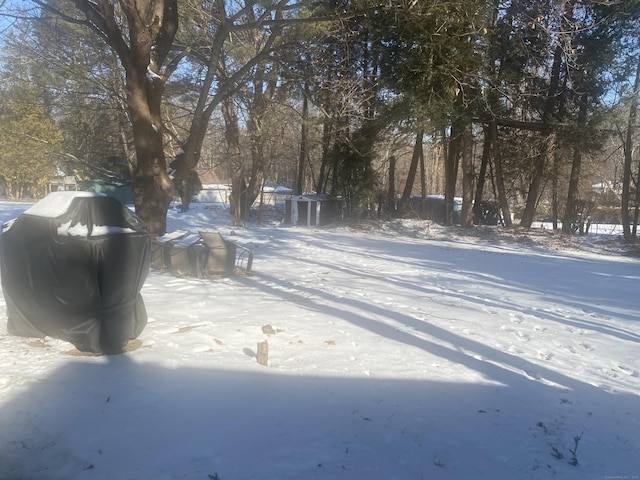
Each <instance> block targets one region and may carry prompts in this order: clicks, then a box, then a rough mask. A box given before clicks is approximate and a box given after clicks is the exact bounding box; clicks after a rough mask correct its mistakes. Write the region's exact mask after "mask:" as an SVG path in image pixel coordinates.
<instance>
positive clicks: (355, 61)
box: [0, 0, 640, 238]
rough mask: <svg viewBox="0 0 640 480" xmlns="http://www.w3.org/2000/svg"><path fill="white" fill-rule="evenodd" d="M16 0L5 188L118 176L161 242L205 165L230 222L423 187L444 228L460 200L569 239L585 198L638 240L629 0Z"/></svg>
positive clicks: (373, 203) (355, 209) (636, 63)
mask: <svg viewBox="0 0 640 480" xmlns="http://www.w3.org/2000/svg"><path fill="white" fill-rule="evenodd" d="M0 1H1V0H0ZM15 5H16V4H15V3H5V4H3V5H2V9H1V10H0V11H1V12H2V13H0V16H2V22H1V23H0V26H1V27H0V40H1V41H2V43H3V44H4V46H3V50H2V52H3V53H2V56H1V58H0V79H1V80H2V81H1V82H0V121H1V122H0V123H2V125H3V128H2V129H0V179H2V180H3V183H4V186H5V188H6V189H7V190H8V191H9V193H10V194H12V195H20V194H22V193H23V192H24V191H27V190H28V191H31V192H37V191H38V189H39V188H41V187H42V184H43V183H46V182H47V181H48V179H49V178H50V177H51V176H52V175H56V174H60V173H64V174H75V175H78V176H81V177H85V178H86V177H91V176H95V175H102V176H107V177H110V178H113V179H119V180H121V181H129V182H131V184H132V186H133V190H134V198H135V208H136V211H137V213H138V214H139V215H140V216H141V217H142V218H143V220H144V221H145V222H146V223H147V224H148V225H149V227H150V228H151V231H152V233H153V234H154V235H161V234H162V233H164V231H165V229H166V214H167V210H168V208H169V204H170V202H171V201H172V199H173V198H174V195H178V196H180V197H181V200H182V203H183V206H184V208H188V206H189V202H190V200H191V198H192V196H193V194H194V193H195V192H196V191H197V190H198V189H199V188H200V186H201V182H200V179H199V174H201V173H202V172H203V171H205V170H207V171H210V172H214V173H215V175H216V176H217V177H218V178H219V179H220V180H221V181H223V182H225V183H229V184H230V185H231V186H232V195H231V208H232V212H233V214H234V216H235V222H236V223H242V222H244V221H246V219H247V218H248V216H249V215H250V214H251V212H250V206H251V205H252V204H253V202H254V201H255V199H256V198H257V196H258V194H259V192H260V189H261V187H262V186H263V185H264V184H265V183H268V182H272V183H277V184H282V185H286V186H288V187H291V188H293V190H294V191H295V192H296V193H304V192H307V193H322V194H329V195H333V196H340V197H341V198H342V199H343V201H344V205H345V214H346V215H347V216H352V217H360V216H362V215H378V216H383V217H388V218H389V217H395V216H402V215H407V214H408V213H410V212H411V210H412V209H413V210H415V209H416V208H417V209H418V210H419V205H420V203H419V202H418V204H416V202H415V197H423V198H424V197H425V196H426V195H428V194H432V193H438V194H443V195H444V198H445V206H446V209H445V211H446V222H447V223H451V222H453V211H454V198H455V197H462V214H461V223H462V225H463V226H464V227H470V226H472V225H473V224H474V223H482V222H483V221H485V220H486V218H487V215H490V216H492V218H500V219H502V221H503V222H504V224H505V225H507V226H510V225H512V224H513V221H514V220H513V219H517V221H519V223H520V225H522V226H524V227H530V226H531V225H532V224H533V222H534V220H535V219H540V218H542V217H544V218H546V219H548V220H549V221H550V222H552V223H553V225H554V228H560V225H561V226H562V227H561V228H562V230H563V231H564V232H566V233H574V232H580V231H584V228H585V225H587V226H588V220H587V218H588V217H595V216H597V211H596V210H595V209H596V207H597V206H598V202H597V201H596V198H595V197H594V195H595V191H594V189H593V185H594V184H598V186H599V188H600V189H601V191H606V195H603V194H600V196H599V197H598V198H600V200H601V201H600V206H603V205H604V204H605V202H603V201H602V199H603V198H608V203H609V204H610V203H611V202H612V201H613V203H615V204H616V205H615V208H616V209H617V211H618V213H619V221H620V222H621V223H622V225H623V229H624V235H625V237H626V238H636V237H637V224H638V215H639V212H640V188H638V184H639V180H640V161H639V157H638V149H637V148H636V145H637V143H638V135H637V132H636V130H637V128H636V127H637V121H638V120H637V105H638V95H639V93H640V80H639V77H640V37H639V35H638V32H640V0H613V1H611V0H607V1H604V0H590V1H579V0H536V1H533V0H509V1H501V0H484V1H480V0H446V1H445V0H434V1H429V2H422V1H416V0H384V1H381V0H265V1H259V2H256V1H253V0H235V1H233V2H232V1H229V0H206V1H202V0H180V1H177V0H154V1H152V0H138V1H136V2H130V1H125V0H121V1H117V2H116V1H108V0H30V1H28V2H21V3H19V4H17V6H15ZM416 205H418V207H416ZM417 213H418V214H419V213H420V212H419V211H418V212H417Z"/></svg>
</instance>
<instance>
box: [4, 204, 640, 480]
mask: <svg viewBox="0 0 640 480" xmlns="http://www.w3.org/2000/svg"><path fill="white" fill-rule="evenodd" d="M28 206H29V205H24V204H14V203H9V202H5V203H0V221H6V220H8V219H10V218H13V217H15V216H17V215H19V214H20V212H21V211H22V210H24V209H25V208H26V207H28ZM169 225H170V229H178V228H182V229H191V230H197V229H198V228H205V229H210V230H211V229H213V230H220V231H221V232H222V233H223V234H224V235H227V236H228V237H229V238H232V239H233V240H235V241H237V242H239V243H241V244H246V245H249V246H251V247H252V248H254V249H255V261H254V268H253V272H252V274H251V275H248V276H235V277H231V278H224V279H217V280H199V279H193V278H176V277H173V276H171V275H169V274H166V273H159V272H157V271H151V272H150V274H149V277H148V279H147V281H146V283H145V286H144V288H143V290H142V294H143V297H144V300H145V304H146V308H147V311H148V313H149V324H148V325H147V327H146V329H145V330H144V331H143V333H142V335H141V336H140V340H141V341H142V346H141V347H140V348H138V349H137V350H135V351H132V352H129V353H126V354H122V355H117V356H82V355H77V354H75V353H77V352H74V348H73V346H72V345H71V344H68V343H65V342H62V341H60V340H55V339H51V338H45V339H28V338H20V337H15V336H11V335H8V334H7V333H6V308H5V304H4V300H3V299H0V404H1V406H2V410H1V412H2V413H1V414H0V478H1V479H6V480H27V479H33V480H58V479H59V480H70V479H78V480H80V479H82V480H84V479H91V480H98V479H100V480H120V479H122V480H125V479H127V480H128V479H136V480H138V479H140V480H147V479H148V480H165V479H166V480H169V479H190V480H197V479H202V480H210V479H218V480H246V479H260V480H267V479H274V480H284V479H305V480H309V479H354V480H356V479H367V480H376V479H407V480H408V479H416V480H418V479H486V480H489V479H491V480H494V479H507V478H509V479H537V478H540V479H546V478H562V479H567V478H568V479H581V480H582V479H598V480H601V479H602V480H604V479H607V478H608V479H614V478H627V479H633V478H635V479H638V478H640V455H638V453H639V452H640V396H639V394H640V360H639V355H638V352H639V350H640V348H639V347H640V315H639V309H640V308H639V307H640V301H639V300H638V297H639V293H640V260H639V259H638V257H634V256H631V255H626V254H624V252H623V251H621V250H619V249H618V248H617V243H616V242H615V241H614V240H613V239H611V238H609V237H606V236H602V235H601V236H596V235H593V236H590V237H588V238H583V239H563V238H562V237H560V236H558V235H555V234H552V233H550V232H545V231H541V230H538V231H536V232H530V233H529V234H528V235H525V234H524V233H523V232H519V231H514V232H501V231H496V229H476V230H474V231H473V232H466V233H465V232H463V231H461V230H459V229H457V228H444V227H439V226H435V225H432V226H429V225H428V224H427V223H426V222H422V221H409V220H405V221H400V220H398V221H394V222H389V223H386V224H384V225H374V224H366V223H363V224H361V225H359V226H357V227H346V226H335V227H323V228H318V229H309V228H304V227H291V226H286V225H280V224H279V223H278V222H276V221H266V222H265V223H263V224H261V225H257V224H251V225H249V226H248V227H246V228H233V227H231V226H230V218H229V217H228V216H227V215H226V214H225V213H224V212H223V211H221V210H220V209H219V208H218V207H215V206H212V205H205V204H194V205H193V209H192V210H191V211H189V212H186V213H178V212H177V211H176V210H172V211H171V213H170V218H169ZM232 230H235V232H233V231H232ZM263 340H266V341H267V342H268V346H269V365H268V366H263V365H260V364H258V363H257V361H256V358H255V355H256V350H257V344H258V342H260V341H263Z"/></svg>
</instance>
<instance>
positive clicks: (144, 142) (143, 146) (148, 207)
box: [126, 68, 173, 237]
mask: <svg viewBox="0 0 640 480" xmlns="http://www.w3.org/2000/svg"><path fill="white" fill-rule="evenodd" d="M126 89H127V99H128V105H129V115H130V118H131V126H132V132H133V144H134V146H135V150H136V161H135V166H134V170H133V196H134V204H135V209H136V213H137V214H138V215H139V216H140V218H141V219H142V221H144V222H145V224H146V225H147V227H149V231H150V233H151V236H152V237H156V236H160V235H164V233H165V232H166V229H167V211H168V209H169V204H170V203H171V200H172V199H173V185H172V183H171V179H170V178H169V175H168V173H167V163H166V160H165V156H164V145H163V142H162V130H161V126H162V119H161V116H160V101H161V97H162V91H159V90H161V89H160V87H158V88H157V90H158V91H154V87H153V86H152V85H149V81H148V80H147V77H146V68H145V70H144V71H139V69H138V70H136V71H132V69H129V70H127V85H126Z"/></svg>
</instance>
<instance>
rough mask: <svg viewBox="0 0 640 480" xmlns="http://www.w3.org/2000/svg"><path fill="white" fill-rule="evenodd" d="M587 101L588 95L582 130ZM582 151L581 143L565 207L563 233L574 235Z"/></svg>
mask: <svg viewBox="0 0 640 480" xmlns="http://www.w3.org/2000/svg"><path fill="white" fill-rule="evenodd" d="M587 99H588V95H587V94H586V93H583V94H582V95H581V96H580V110H579V112H578V128H579V129H580V130H583V129H584V128H585V126H586V123H587ZM582 149H583V146H582V145H581V144H579V143H578V144H576V145H575V146H574V148H573V162H572V164H571V174H570V176H569V189H568V191H567V204H566V206H565V211H564V218H563V219H562V233H573V232H572V229H571V227H572V225H573V222H574V220H575V214H576V201H577V200H578V184H579V181H580V169H581V167H582Z"/></svg>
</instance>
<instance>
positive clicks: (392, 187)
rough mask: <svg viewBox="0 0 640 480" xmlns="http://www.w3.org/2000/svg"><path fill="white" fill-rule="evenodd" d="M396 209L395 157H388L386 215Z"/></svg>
mask: <svg viewBox="0 0 640 480" xmlns="http://www.w3.org/2000/svg"><path fill="white" fill-rule="evenodd" d="M395 209H396V157H394V156H393V155H391V156H390V157H389V188H388V189H387V201H386V208H385V210H386V212H385V213H386V215H387V216H389V215H390V213H391V212H395Z"/></svg>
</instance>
